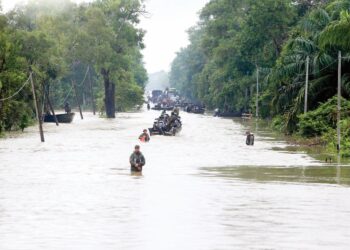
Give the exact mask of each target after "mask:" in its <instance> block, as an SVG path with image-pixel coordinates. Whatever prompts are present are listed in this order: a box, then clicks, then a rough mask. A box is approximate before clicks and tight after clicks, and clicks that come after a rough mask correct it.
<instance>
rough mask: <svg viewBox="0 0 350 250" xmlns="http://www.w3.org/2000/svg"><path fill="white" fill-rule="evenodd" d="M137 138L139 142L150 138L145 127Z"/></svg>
mask: <svg viewBox="0 0 350 250" xmlns="http://www.w3.org/2000/svg"><path fill="white" fill-rule="evenodd" d="M139 140H140V141H141V142H149V141H150V140H151V137H150V136H149V134H148V132H147V129H144V130H143V133H142V134H141V135H140V136H139Z"/></svg>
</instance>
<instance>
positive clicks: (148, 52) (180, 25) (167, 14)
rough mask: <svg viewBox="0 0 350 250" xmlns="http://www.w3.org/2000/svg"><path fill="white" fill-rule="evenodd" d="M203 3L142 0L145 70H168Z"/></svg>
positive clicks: (9, 1)
mask: <svg viewBox="0 0 350 250" xmlns="http://www.w3.org/2000/svg"><path fill="white" fill-rule="evenodd" d="M58 1H59V0H58ZM82 1H83V0H76V2H82ZM18 2H23V0H2V5H3V8H4V10H6V11H7V10H9V9H10V8H12V7H13V6H14V5H15V4H16V3H18ZM207 2H208V0H146V7H147V11H148V12H149V17H148V18H143V19H142V23H141V27H142V28H143V29H145V30H146V31H147V34H146V37H145V44H146V49H145V50H144V51H143V54H144V56H145V59H144V60H145V63H146V68H147V70H148V72H149V73H153V72H156V71H161V70H166V71H168V70H169V69H170V64H171V62H172V60H173V59H174V58H175V56H176V52H177V51H178V50H179V49H180V48H181V47H184V46H186V45H187V44H188V37H187V33H186V31H187V30H188V29H189V28H190V27H191V26H193V25H195V24H196V23H197V21H198V12H199V11H200V9H201V8H202V7H204V5H205V4H206V3H207Z"/></svg>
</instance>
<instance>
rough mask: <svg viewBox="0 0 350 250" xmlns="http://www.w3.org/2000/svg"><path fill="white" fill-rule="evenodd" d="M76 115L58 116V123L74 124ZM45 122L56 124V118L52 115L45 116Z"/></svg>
mask: <svg viewBox="0 0 350 250" xmlns="http://www.w3.org/2000/svg"><path fill="white" fill-rule="evenodd" d="M74 116H75V113H69V114H58V115H56V117H57V120H58V123H72V121H73V119H74ZM44 122H48V123H55V122H56V121H55V117H54V116H53V115H51V114H46V115H44Z"/></svg>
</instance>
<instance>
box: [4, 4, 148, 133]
mask: <svg viewBox="0 0 350 250" xmlns="http://www.w3.org/2000/svg"><path fill="white" fill-rule="evenodd" d="M0 6H1V2H0ZM144 13H145V10H144V5H143V3H142V1H139V0H96V1H92V2H91V3H82V4H75V3H73V2H71V1H70V0H62V1H53V0H36V1H29V2H28V4H26V5H20V6H17V7H16V8H15V9H13V10H12V11H10V12H9V13H7V14H1V13H0V132H1V131H4V130H7V131H8V130H12V129H24V128H25V127H26V126H28V125H29V124H30V122H31V120H32V119H33V117H34V116H35V115H34V107H33V106H34V105H33V97H32V90H31V86H30V84H29V81H27V79H28V78H29V75H30V74H31V73H30V72H33V78H34V82H35V87H36V90H37V95H38V96H39V99H40V100H39V104H40V105H39V106H40V107H41V110H42V111H45V104H46V102H45V91H47V92H48V93H49V94H50V96H51V98H50V99H51V101H52V102H53V105H54V106H55V107H56V108H58V109H62V108H63V107H64V103H65V102H66V101H68V102H70V103H73V104H74V105H75V104H76V103H75V98H74V94H73V93H74V91H72V82H75V83H76V85H77V97H78V100H79V102H81V103H82V104H83V105H85V106H86V107H90V108H92V105H93V104H94V103H97V104H98V105H99V107H98V108H99V110H100V111H105V112H106V115H107V117H109V118H113V117H114V116H115V111H116V110H126V109H130V108H132V107H134V106H135V105H139V104H142V103H143V92H144V87H145V82H146V81H147V73H146V70H145V68H144V65H143V60H142V55H141V52H140V51H141V50H142V49H143V48H144V45H143V36H144V31H143V30H141V29H139V28H137V27H136V26H137V24H138V23H139V18H140V15H143V14H144ZM26 81H27V82H26ZM25 83H27V84H25ZM18 90H20V91H19V92H18V94H16V93H17V91H18ZM46 99H47V98H46Z"/></svg>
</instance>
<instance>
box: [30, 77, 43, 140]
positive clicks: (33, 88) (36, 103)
mask: <svg viewBox="0 0 350 250" xmlns="http://www.w3.org/2000/svg"><path fill="white" fill-rule="evenodd" d="M29 77H30V83H31V85H32V92H33V99H34V106H35V112H36V119H37V120H38V122H39V133H40V139H41V142H45V137H44V130H43V120H42V117H41V112H40V111H39V107H38V101H37V99H36V93H35V85H34V81H33V72H30V76H29Z"/></svg>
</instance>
